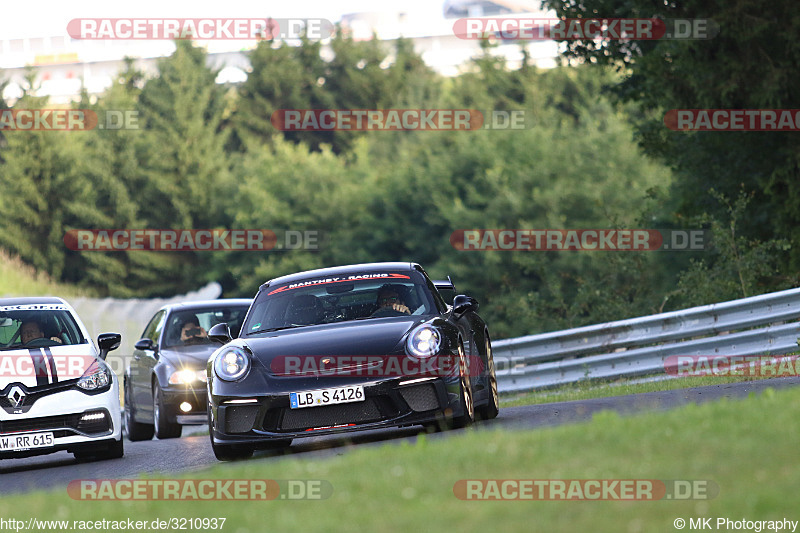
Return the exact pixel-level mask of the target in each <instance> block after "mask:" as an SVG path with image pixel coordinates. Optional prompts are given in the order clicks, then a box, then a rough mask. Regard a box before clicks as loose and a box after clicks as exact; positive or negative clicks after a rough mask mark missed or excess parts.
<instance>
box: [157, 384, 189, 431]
mask: <svg viewBox="0 0 800 533" xmlns="http://www.w3.org/2000/svg"><path fill="white" fill-rule="evenodd" d="M153 427H154V428H155V434H156V438H157V439H175V438H178V437H180V436H181V432H182V431H183V426H182V425H180V424H174V423H172V422H170V421H169V420H167V413H166V412H165V409H164V395H163V393H162V392H161V386H160V385H159V384H158V381H156V382H155V385H154V388H153Z"/></svg>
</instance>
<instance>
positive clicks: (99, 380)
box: [78, 361, 111, 390]
mask: <svg viewBox="0 0 800 533" xmlns="http://www.w3.org/2000/svg"><path fill="white" fill-rule="evenodd" d="M109 383H111V371H109V370H108V367H107V366H105V365H101V364H100V363H99V362H97V361H95V362H94V363H92V364H91V366H90V367H89V368H87V369H86V372H84V373H83V375H82V376H81V378H80V379H79V380H78V387H80V388H82V389H83V390H97V389H102V388H103V387H105V386H107V385H108V384H109Z"/></svg>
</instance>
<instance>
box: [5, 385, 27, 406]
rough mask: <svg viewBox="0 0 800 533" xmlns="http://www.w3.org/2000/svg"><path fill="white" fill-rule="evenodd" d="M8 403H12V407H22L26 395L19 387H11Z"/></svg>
mask: <svg viewBox="0 0 800 533" xmlns="http://www.w3.org/2000/svg"><path fill="white" fill-rule="evenodd" d="M8 401H9V402H10V403H11V407H20V406H21V405H22V402H24V401H25V393H24V392H22V389H20V388H19V387H17V386H14V387H11V390H10V391H9V392H8Z"/></svg>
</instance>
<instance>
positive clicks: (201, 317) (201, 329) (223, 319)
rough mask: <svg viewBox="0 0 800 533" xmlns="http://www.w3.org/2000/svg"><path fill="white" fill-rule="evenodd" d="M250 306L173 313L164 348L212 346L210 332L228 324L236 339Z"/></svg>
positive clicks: (168, 322) (168, 325) (165, 335)
mask: <svg viewBox="0 0 800 533" xmlns="http://www.w3.org/2000/svg"><path fill="white" fill-rule="evenodd" d="M247 309H248V306H246V305H244V306H242V305H238V306H220V307H210V308H204V309H192V310H186V311H183V310H181V311H175V312H173V313H172V314H171V315H170V317H169V320H168V321H167V326H166V328H167V329H166V331H165V334H164V346H166V347H174V346H189V345H196V344H211V340H210V339H209V338H208V330H209V329H211V326H214V325H216V324H221V323H226V324H228V327H229V328H230V330H231V334H232V335H233V336H234V337H237V336H238V335H239V331H240V330H241V329H242V322H243V321H244V317H245V315H246V314H247Z"/></svg>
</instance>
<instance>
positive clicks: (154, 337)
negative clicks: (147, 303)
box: [142, 310, 167, 344]
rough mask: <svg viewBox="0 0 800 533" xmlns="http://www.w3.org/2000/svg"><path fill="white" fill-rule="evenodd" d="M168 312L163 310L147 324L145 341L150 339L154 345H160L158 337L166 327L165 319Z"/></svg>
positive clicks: (144, 335) (144, 334) (143, 335)
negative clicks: (164, 326)
mask: <svg viewBox="0 0 800 533" xmlns="http://www.w3.org/2000/svg"><path fill="white" fill-rule="evenodd" d="M166 315H167V312H166V311H164V310H162V311H159V312H158V313H156V314H155V315H154V316H153V318H151V319H150V322H149V323H148V324H147V327H145V328H144V333H142V338H143V339H150V340H151V341H153V344H156V343H158V336H159V334H160V333H161V329H162V327H163V325H164V318H165V317H166Z"/></svg>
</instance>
